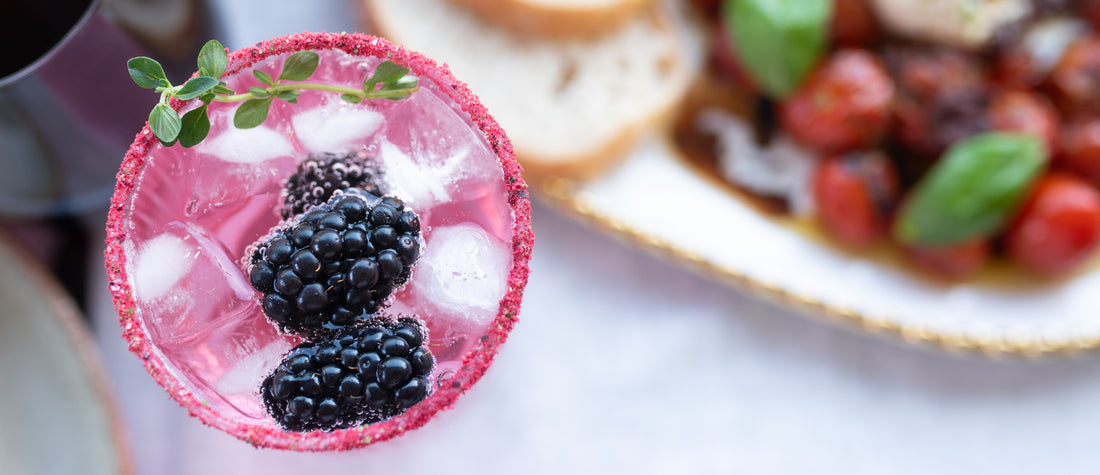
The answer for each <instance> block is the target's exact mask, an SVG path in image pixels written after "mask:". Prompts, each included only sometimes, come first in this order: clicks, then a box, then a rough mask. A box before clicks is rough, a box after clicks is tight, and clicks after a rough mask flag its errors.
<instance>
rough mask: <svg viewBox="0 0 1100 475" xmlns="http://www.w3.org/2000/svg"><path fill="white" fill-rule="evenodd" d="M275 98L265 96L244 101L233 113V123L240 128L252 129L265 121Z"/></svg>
mask: <svg viewBox="0 0 1100 475" xmlns="http://www.w3.org/2000/svg"><path fill="white" fill-rule="evenodd" d="M273 100H275V98H274V97H265V98H263V99H249V100H247V101H244V104H241V106H240V107H238V108H237V112H235V113H234V114H233V125H234V126H236V127H237V128H238V129H251V128H253V127H256V126H258V125H260V124H262V123H264V121H265V120H267V111H268V110H269V109H270V108H271V101H273Z"/></svg>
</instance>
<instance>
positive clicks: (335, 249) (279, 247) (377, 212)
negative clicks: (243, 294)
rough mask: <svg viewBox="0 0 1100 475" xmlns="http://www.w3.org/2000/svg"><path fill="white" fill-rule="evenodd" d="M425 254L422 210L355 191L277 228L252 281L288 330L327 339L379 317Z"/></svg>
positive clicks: (251, 272) (261, 247) (259, 253)
mask: <svg viewBox="0 0 1100 475" xmlns="http://www.w3.org/2000/svg"><path fill="white" fill-rule="evenodd" d="M419 255H420V220H419V218H418V217H417V216H416V213H413V212H412V211H409V210H407V209H405V206H404V204H402V203H401V201H400V200H397V199H395V198H390V197H386V198H379V197H377V196H374V195H371V194H369V193H366V192H363V191H360V190H354V189H353V190H348V191H346V192H341V193H337V194H336V195H335V196H333V197H332V198H331V199H330V200H329V201H328V202H326V203H323V204H321V205H319V206H317V207H315V208H313V209H311V210H310V211H308V212H306V213H304V214H302V215H301V216H299V217H298V218H297V219H295V220H291V221H289V222H287V223H285V224H283V225H281V226H279V227H277V228H276V229H275V230H274V231H273V232H272V233H270V234H269V235H268V237H267V238H266V239H265V240H263V241H262V242H260V243H259V244H257V245H256V247H255V251H253V252H252V254H251V256H250V258H249V262H248V267H249V269H248V277H249V282H250V283H251V284H252V287H253V288H255V289H256V290H258V291H260V292H261V293H262V294H263V295H262V296H261V298H260V306H261V308H262V309H263V312H264V314H265V315H267V318H268V319H270V320H272V321H273V322H275V323H276V324H277V325H278V326H279V328H280V329H282V331H284V332H287V333H295V334H300V335H303V336H305V337H316V336H325V335H330V334H332V333H334V332H335V331H336V330H339V329H341V328H345V327H348V326H351V325H356V324H359V323H361V322H363V321H364V320H366V319H367V318H370V316H371V315H372V314H374V313H376V312H377V311H378V310H379V308H380V307H381V306H382V304H383V303H384V302H385V300H386V298H388V297H389V296H390V294H391V293H392V292H393V290H394V288H395V287H397V286H399V285H402V284H404V283H405V281H407V280H408V278H409V274H410V272H411V270H412V265H413V264H414V263H415V262H416V259H417V258H418V257H419Z"/></svg>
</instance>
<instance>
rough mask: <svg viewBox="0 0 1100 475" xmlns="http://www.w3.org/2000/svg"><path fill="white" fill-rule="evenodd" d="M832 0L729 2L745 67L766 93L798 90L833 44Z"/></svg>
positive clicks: (727, 15)
mask: <svg viewBox="0 0 1100 475" xmlns="http://www.w3.org/2000/svg"><path fill="white" fill-rule="evenodd" d="M832 9H833V2H831V1H829V0H725V3H724V4H723V12H722V15H723V18H724V20H725V21H726V22H727V25H729V30H728V32H727V33H728V34H729V35H730V37H731V39H732V40H733V47H734V49H735V50H736V51H737V55H738V57H739V58H741V61H742V63H743V64H744V65H745V66H746V71H747V72H748V74H749V76H751V77H752V79H753V81H754V82H756V84H757V86H759V87H760V89H761V90H762V92H764V93H765V94H767V95H768V96H771V97H772V98H776V99H782V98H784V97H786V96H787V95H789V94H791V93H792V92H794V90H795V89H797V88H798V86H799V85H800V84H801V83H802V81H803V80H804V79H805V78H806V76H807V75H808V74H809V73H810V71H811V70H812V69H813V67H814V66H815V65H816V64H817V63H818V61H819V60H820V59H821V57H822V55H823V54H824V52H825V49H826V45H827V43H828V33H829V18H831V17H832Z"/></svg>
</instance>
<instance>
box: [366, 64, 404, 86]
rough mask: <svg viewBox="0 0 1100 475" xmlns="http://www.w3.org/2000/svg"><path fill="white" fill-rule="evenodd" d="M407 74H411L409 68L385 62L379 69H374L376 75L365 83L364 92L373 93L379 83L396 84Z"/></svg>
mask: <svg viewBox="0 0 1100 475" xmlns="http://www.w3.org/2000/svg"><path fill="white" fill-rule="evenodd" d="M406 74H409V68H406V67H404V66H398V65H397V63H394V62H393V61H389V60H386V61H383V62H381V63H379V64H378V67H376V68H374V74H372V75H371V76H370V77H369V78H367V80H365V81H363V91H364V92H371V91H373V90H374V87H375V86H376V85H377V84H378V83H388V82H394V81H397V80H398V79H401V78H402V77H404V76H405V75H406Z"/></svg>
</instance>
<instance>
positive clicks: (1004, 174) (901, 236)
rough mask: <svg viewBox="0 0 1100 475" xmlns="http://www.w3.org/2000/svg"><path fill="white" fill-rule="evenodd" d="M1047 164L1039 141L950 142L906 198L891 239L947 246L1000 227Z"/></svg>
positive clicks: (995, 135) (997, 135)
mask: <svg viewBox="0 0 1100 475" xmlns="http://www.w3.org/2000/svg"><path fill="white" fill-rule="evenodd" d="M1047 162H1048V158H1047V152H1046V150H1045V149H1044V147H1043V145H1042V142H1040V141H1039V139H1037V138H1035V137H1032V136H1029V135H1023V134H1017V133H1008V132H986V133H983V134H978V135H975V136H973V137H970V138H968V139H966V140H963V141H960V142H956V143H955V144H954V145H952V146H951V148H950V149H948V150H947V152H946V153H945V154H944V156H943V157H941V158H940V159H939V161H937V162H936V164H935V165H934V166H933V167H932V169H931V170H929V172H928V173H927V174H926V175H925V176H924V177H923V178H921V180H920V181H919V182H917V184H916V186H914V187H913V191H912V192H911V193H910V194H909V196H908V197H906V199H905V202H903V203H902V205H901V208H900V209H899V211H898V217H897V219H896V220H895V221H894V227H893V233H894V237H895V238H896V239H897V240H898V241H900V242H903V243H906V244H918V245H952V244H958V243H961V242H965V241H968V240H971V239H975V238H983V237H989V236H992V235H994V234H996V233H997V232H998V231H1000V230H1001V229H1003V228H1004V226H1005V225H1006V224H1007V223H1008V222H1009V220H1010V219H1012V217H1013V216H1014V215H1015V212H1016V210H1017V209H1018V208H1019V206H1020V204H1021V203H1023V201H1024V198H1025V197H1026V195H1027V192H1028V190H1030V189H1031V187H1032V185H1033V184H1034V182H1035V180H1036V179H1037V178H1038V177H1039V176H1040V175H1042V172H1043V169H1044V168H1045V167H1046V164H1047Z"/></svg>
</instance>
